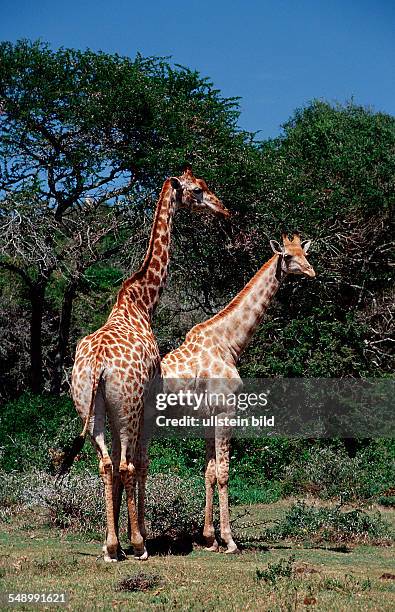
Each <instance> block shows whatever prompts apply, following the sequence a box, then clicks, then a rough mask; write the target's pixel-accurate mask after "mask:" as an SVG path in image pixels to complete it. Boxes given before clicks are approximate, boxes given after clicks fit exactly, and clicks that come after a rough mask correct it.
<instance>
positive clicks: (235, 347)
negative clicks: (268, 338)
mask: <svg viewBox="0 0 395 612" xmlns="http://www.w3.org/2000/svg"><path fill="white" fill-rule="evenodd" d="M282 278H283V272H282V271H281V261H280V257H279V256H278V255H274V256H273V257H272V258H271V259H270V260H269V261H268V262H267V263H265V264H264V265H263V266H262V268H261V269H260V270H258V272H257V273H256V274H255V276H254V277H253V278H252V279H251V280H250V281H249V282H248V283H247V285H246V286H245V287H244V289H242V290H241V291H240V293H239V294H238V295H237V296H236V297H235V298H234V299H233V300H232V301H231V302H230V303H229V304H228V306H226V307H225V308H224V309H223V310H221V311H220V312H219V313H218V314H216V315H215V316H214V317H213V318H212V319H210V320H209V321H207V325H208V326H211V325H212V326H213V330H214V329H215V332H216V334H217V335H218V336H219V337H221V338H222V339H223V342H225V343H226V344H227V346H228V348H229V350H230V352H231V354H232V356H233V358H234V359H235V361H237V359H238V358H239V356H240V353H241V352H242V351H243V350H244V349H245V347H246V346H247V344H248V343H249V341H250V340H251V338H252V335H253V334H254V332H255V330H256V328H257V326H258V325H259V323H260V322H261V320H262V317H263V315H264V314H265V312H266V309H267V307H268V306H269V304H270V302H271V300H272V298H273V296H274V295H275V293H276V292H277V290H278V288H279V286H280V283H281V280H282ZM204 325H205V326H206V324H204Z"/></svg>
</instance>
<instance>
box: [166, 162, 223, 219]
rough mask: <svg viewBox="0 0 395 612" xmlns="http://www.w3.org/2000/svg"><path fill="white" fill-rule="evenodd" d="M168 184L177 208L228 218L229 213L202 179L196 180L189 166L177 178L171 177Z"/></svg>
mask: <svg viewBox="0 0 395 612" xmlns="http://www.w3.org/2000/svg"><path fill="white" fill-rule="evenodd" d="M170 183H171V186H172V188H173V189H174V190H175V197H176V204H177V208H189V209H191V210H194V211H197V212H206V211H207V212H211V213H213V214H215V215H220V216H222V217H230V212H229V210H228V209H227V208H225V206H224V205H223V204H222V202H221V200H219V199H218V198H217V196H216V195H214V193H213V192H212V191H210V189H209V188H208V187H207V184H206V182H205V181H204V180H203V179H199V178H196V177H195V176H194V175H193V173H192V169H191V167H190V166H187V167H186V168H185V170H184V172H183V174H181V176H179V177H175V176H173V177H171V179H170Z"/></svg>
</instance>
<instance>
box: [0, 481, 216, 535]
mask: <svg viewBox="0 0 395 612" xmlns="http://www.w3.org/2000/svg"><path fill="white" fill-rule="evenodd" d="M13 506H19V507H33V506H45V507H46V508H47V509H48V512H49V519H50V522H51V523H52V524H53V525H56V526H57V527H60V528H62V529H67V530H70V531H75V532H82V533H90V534H99V533H102V532H103V530H104V527H105V523H106V515H105V504H104V495H103V485H102V483H101V480H100V478H99V477H98V476H96V475H95V476H94V475H92V474H90V473H89V472H87V471H85V472H83V473H82V474H79V475H72V476H69V477H68V478H66V479H64V480H63V481H62V482H59V483H58V484H57V483H56V482H55V479H54V478H53V477H52V476H50V475H49V474H46V473H42V472H32V473H29V474H27V473H26V474H20V473H18V472H11V473H10V472H0V507H1V508H10V507H11V508H12V507H13ZM203 509H204V484H203V482H202V481H201V480H198V479H195V480H194V479H181V478H180V477H179V476H175V475H170V474H169V475H167V474H161V475H157V476H151V477H149V478H148V481H147V496H146V520H147V527H148V530H149V535H150V537H153V538H156V537H160V536H169V537H172V538H183V537H185V536H188V537H190V536H193V535H197V533H198V532H199V530H200V529H201V527H202V524H203V516H204V514H203ZM120 525H121V527H122V525H123V526H125V527H126V525H127V514H126V504H125V503H124V504H123V507H122V511H121V518H120Z"/></svg>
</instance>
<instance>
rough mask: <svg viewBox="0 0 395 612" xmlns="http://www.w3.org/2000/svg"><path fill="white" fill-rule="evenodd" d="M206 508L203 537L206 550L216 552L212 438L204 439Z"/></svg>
mask: <svg viewBox="0 0 395 612" xmlns="http://www.w3.org/2000/svg"><path fill="white" fill-rule="evenodd" d="M205 481H206V507H205V512H204V528H203V536H204V538H205V540H206V544H207V547H206V550H209V551H212V552H217V551H218V542H217V540H216V539H215V533H214V523H213V501H214V489H215V483H216V481H217V476H216V470H215V441H214V440H213V439H212V438H206V473H205Z"/></svg>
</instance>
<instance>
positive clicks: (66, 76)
mask: <svg viewBox="0 0 395 612" xmlns="http://www.w3.org/2000/svg"><path fill="white" fill-rule="evenodd" d="M0 67H1V68H0V193H1V194H2V195H3V199H4V206H3V213H2V215H3V226H4V225H7V226H8V225H9V223H11V226H12V227H13V228H14V229H15V223H14V222H13V217H17V216H18V214H19V212H18V210H19V211H20V207H22V208H23V215H22V216H23V218H24V228H25V230H24V231H27V230H26V228H27V227H29V231H31V234H30V243H29V244H30V246H29V247H28V248H27V249H22V250H19V252H16V251H15V249H14V242H13V240H11V241H8V242H7V241H3V244H2V247H1V254H2V260H1V263H2V266H3V267H5V268H6V269H7V270H8V272H10V273H12V274H13V275H14V276H15V275H16V276H17V277H18V279H19V281H20V282H21V283H22V286H24V287H26V288H27V290H28V292H27V294H26V295H27V297H28V299H29V301H30V310H31V313H30V314H31V317H30V319H31V320H30V355H31V386H32V389H33V390H34V391H36V392H38V391H39V390H40V389H41V388H42V386H43V381H44V374H43V347H42V325H43V318H44V316H45V308H46V305H45V304H46V299H45V298H46V292H47V291H48V287H49V285H50V283H51V282H52V280H51V279H53V278H54V277H56V275H57V274H58V272H59V266H61V263H60V259H59V258H61V256H60V254H59V248H58V247H59V245H55V243H54V240H55V242H56V240H57V237H59V236H60V235H67V237H66V238H65V240H66V243H67V244H69V245H70V244H71V243H73V244H76V239H77V240H78V232H77V237H76V236H74V233H75V232H74V230H73V227H75V225H74V226H73V224H75V220H76V217H78V215H81V219H82V221H81V223H82V226H84V220H83V211H84V210H85V209H86V204H85V203H86V202H87V201H88V202H91V203H93V206H94V208H95V209H96V210H99V209H100V207H101V206H105V205H107V204H109V205H110V206H113V207H114V206H116V205H117V204H119V203H120V201H121V200H122V199H125V198H126V200H125V201H126V202H127V203H128V204H129V205H131V206H134V207H136V208H138V209H139V211H140V214H141V218H143V216H144V214H145V212H146V211H147V210H150V209H152V205H153V203H154V202H155V198H154V195H153V194H154V193H157V192H158V189H159V187H160V183H161V181H162V180H163V179H164V178H165V177H166V176H169V175H171V174H174V173H176V172H178V170H179V169H180V166H181V164H182V163H183V162H184V161H185V160H186V159H187V160H189V161H191V162H192V163H193V164H194V168H195V169H196V172H201V173H202V175H203V176H205V178H207V180H209V181H211V184H212V186H213V188H215V189H216V190H218V187H219V186H220V185H221V186H222V192H223V195H224V196H225V198H226V197H228V196H229V195H231V196H232V199H234V200H236V203H237V200H239V201H242V198H243V193H242V187H243V183H245V182H247V183H248V174H249V173H250V174H253V173H252V172H251V169H249V166H250V165H251V164H250V162H249V156H251V159H252V158H253V156H255V157H256V153H255V149H254V147H253V146H252V145H251V140H252V136H251V135H249V134H246V133H242V132H239V131H238V130H237V118H238V107H237V101H236V100H234V99H225V98H223V97H222V96H221V95H220V92H219V91H217V90H216V89H214V88H213V86H212V84H211V83H210V82H209V81H208V80H207V79H205V78H202V77H201V76H200V75H199V74H198V73H197V72H196V71H191V70H189V69H187V68H183V67H180V66H173V65H171V64H170V63H169V62H168V61H167V60H166V59H163V58H143V57H142V56H140V55H137V56H136V58H135V59H133V60H132V59H130V58H126V57H120V56H118V55H109V54H105V53H94V52H91V51H84V52H82V51H78V50H73V49H59V50H57V51H53V50H51V48H50V47H49V46H48V45H46V44H42V43H39V42H35V43H30V42H28V41H19V42H17V43H16V44H12V43H8V42H5V43H2V44H1V45H0ZM236 159H237V160H238V163H237V164H232V160H236ZM254 159H255V158H254ZM240 169H241V172H240ZM235 172H237V173H238V176H235ZM235 180H237V182H236V185H235V189H233V188H232V184H233V183H234V181H235ZM219 191H221V189H219ZM221 195H222V194H221ZM29 202H30V209H29ZM13 207H14V208H13ZM107 212H108V211H107ZM100 219H101V220H102V221H103V223H106V222H107V218H106V214H103V215H99V220H100ZM99 225H100V224H99ZM21 227H22V225H21ZM34 227H36V228H37V227H40V231H39V232H38V234H39V237H38V236H37V239H39V240H40V241H41V242H40V246H39V247H37V245H36V247H37V248H35V246H34V241H35V239H36V238H35V237H34ZM202 228H203V232H202V234H201V239H200V241H198V242H197V243H196V244H195V245H193V246H192V250H194V252H195V261H199V259H200V256H201V255H202V245H204V247H203V248H204V249H205V251H206V252H204V253H203V255H207V254H210V253H213V252H214V251H215V252H218V250H219V249H218V239H217V237H216V238H215V239H213V238H210V237H209V240H208V241H207V243H205V241H204V238H205V237H207V236H208V235H209V233H210V232H209V230H208V229H207V224H204V223H202ZM20 229H21V228H20ZM96 230H97V232H98V233H99V234H100V233H101V232H102V230H100V228H99V227H97V226H96ZM131 230H132V228H131ZM189 233H190V235H191V234H194V233H196V232H195V228H193V231H190V232H189ZM14 234H15V232H14ZM204 234H205V235H204ZM25 238H26V236H25ZM121 238H122V239H123V240H126V239H127V235H126V233H122V237H121ZM210 240H211V243H210ZM28 242H29V241H28ZM121 243H122V240H121V239H120V241H119V242H118V244H117V247H118V248H120V247H121ZM70 248H71V252H75V249H74V247H70ZM132 248H133V245H132ZM42 249H44V251H45V257H42V258H41V259H40V261H39V265H35V263H36V264H38V261H36V262H34V261H33V260H34V258H35V255H38V254H39V253H42ZM54 251H56V253H54ZM113 254H114V253H113ZM95 257H96V256H92V261H90V262H89V259H88V252H87V251H86V253H85V257H84V258H83V259H84V263H83V265H82V263H81V261H80V263H79V264H77V259H78V258H77V259H75V261H74V264H73V266H71V267H72V272H71V273H69V272H67V271H66V270H65V266H63V268H62V278H63V279H65V280H66V282H63V281H62V283H61V284H60V287H61V288H62V290H63V296H62V299H61V305H60V313H59V314H58V316H57V319H58V330H57V340H56V341H55V345H56V346H57V348H56V347H55V348H54V354H55V369H53V372H54V373H53V378H54V380H53V381H52V389H53V390H54V391H58V390H59V376H60V371H61V367H62V363H63V361H64V353H65V351H66V347H67V343H68V336H69V328H70V320H71V312H72V307H73V302H74V299H75V296H76V294H77V292H78V291H79V289H80V287H81V284H83V282H84V273H85V270H86V269H87V268H89V265H91V264H94V263H95V261H96V259H95ZM192 258H193V256H192ZM197 273H198V271H197ZM218 275H220V271H218ZM206 279H207V275H206ZM204 281H205V279H203V281H202V282H203V283H204ZM212 287H213V283H212V282H211V283H210V290H212Z"/></svg>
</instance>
